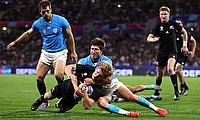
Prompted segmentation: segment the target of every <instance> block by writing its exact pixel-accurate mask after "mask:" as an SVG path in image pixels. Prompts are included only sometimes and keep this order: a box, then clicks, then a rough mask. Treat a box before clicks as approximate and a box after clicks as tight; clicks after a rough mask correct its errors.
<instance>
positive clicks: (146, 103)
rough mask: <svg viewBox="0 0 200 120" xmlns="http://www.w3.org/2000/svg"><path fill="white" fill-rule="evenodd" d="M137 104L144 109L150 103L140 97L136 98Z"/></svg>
mask: <svg viewBox="0 0 200 120" xmlns="http://www.w3.org/2000/svg"><path fill="white" fill-rule="evenodd" d="M137 103H138V104H140V105H142V106H145V107H149V105H150V102H149V101H147V100H146V99H144V98H143V97H141V96H138V101H137Z"/></svg>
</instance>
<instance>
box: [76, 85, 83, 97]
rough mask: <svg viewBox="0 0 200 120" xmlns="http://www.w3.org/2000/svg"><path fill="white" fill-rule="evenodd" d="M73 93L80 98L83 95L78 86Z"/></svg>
mask: <svg viewBox="0 0 200 120" xmlns="http://www.w3.org/2000/svg"><path fill="white" fill-rule="evenodd" d="M75 94H76V95H77V96H78V97H79V98H82V97H83V92H82V90H81V88H80V87H77V88H75Z"/></svg>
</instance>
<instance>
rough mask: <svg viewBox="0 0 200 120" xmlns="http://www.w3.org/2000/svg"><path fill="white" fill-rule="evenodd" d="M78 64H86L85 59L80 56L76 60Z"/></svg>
mask: <svg viewBox="0 0 200 120" xmlns="http://www.w3.org/2000/svg"><path fill="white" fill-rule="evenodd" d="M78 64H86V63H85V60H84V59H83V58H81V59H80V60H79V61H78Z"/></svg>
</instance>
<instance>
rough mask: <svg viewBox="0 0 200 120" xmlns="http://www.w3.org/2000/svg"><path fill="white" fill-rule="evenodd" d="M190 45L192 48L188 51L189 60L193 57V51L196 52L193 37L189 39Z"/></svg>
mask: <svg viewBox="0 0 200 120" xmlns="http://www.w3.org/2000/svg"><path fill="white" fill-rule="evenodd" d="M189 42H190V43H191V46H192V48H191V49H192V50H191V51H189V55H190V56H189V57H190V58H193V57H194V53H195V50H196V44H197V43H196V40H195V39H194V37H193V36H191V38H190V41H189Z"/></svg>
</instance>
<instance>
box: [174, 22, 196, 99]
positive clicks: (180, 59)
mask: <svg viewBox="0 0 200 120" xmlns="http://www.w3.org/2000/svg"><path fill="white" fill-rule="evenodd" d="M176 22H177V23H178V24H180V25H181V26H182V27H183V20H182V19H180V18H178V19H176ZM187 34H188V46H190V45H189V43H190V44H191V51H189V53H188V55H187V56H184V55H183V53H182V52H181V47H182V45H183V37H182V34H181V33H178V32H177V34H176V43H177V48H178V55H177V62H176V74H177V75H178V78H179V81H180V84H181V85H180V91H179V93H180V94H183V95H187V94H188V90H189V88H188V86H187V85H186V83H185V80H184V76H183V74H182V70H183V67H184V65H185V63H186V61H187V59H188V57H189V58H193V57H194V53H195V49H196V40H195V39H194V37H193V36H191V34H190V33H189V32H188V31H187Z"/></svg>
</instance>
